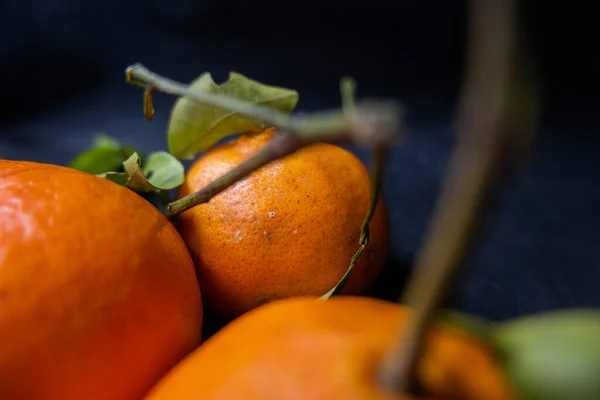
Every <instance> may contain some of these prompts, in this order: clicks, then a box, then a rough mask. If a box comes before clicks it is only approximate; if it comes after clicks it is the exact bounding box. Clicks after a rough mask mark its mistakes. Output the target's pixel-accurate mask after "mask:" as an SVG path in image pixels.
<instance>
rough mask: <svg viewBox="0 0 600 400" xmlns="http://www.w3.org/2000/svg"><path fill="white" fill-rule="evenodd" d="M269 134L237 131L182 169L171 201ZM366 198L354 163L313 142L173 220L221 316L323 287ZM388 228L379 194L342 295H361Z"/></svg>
mask: <svg viewBox="0 0 600 400" xmlns="http://www.w3.org/2000/svg"><path fill="white" fill-rule="evenodd" d="M276 134H277V131H276V130H275V129H266V130H264V131H261V132H252V133H246V134H244V135H242V136H240V137H239V138H237V139H236V140H233V141H231V142H227V143H224V144H221V145H218V146H216V147H214V148H212V149H211V150H209V151H207V152H206V153H204V154H203V155H202V156H201V157H200V158H199V159H198V160H196V162H195V163H194V164H193V165H192V166H191V168H190V169H189V171H188V173H187V175H186V179H185V182H184V184H183V185H182V186H181V187H180V188H179V191H178V195H177V197H178V198H181V197H183V196H185V195H187V194H190V193H192V192H195V191H198V190H200V189H202V188H204V187H205V186H206V185H208V184H209V183H211V182H212V181H214V180H215V179H217V178H219V177H220V176H222V175H223V174H225V173H227V172H228V171H230V170H231V169H233V168H234V167H236V166H237V165H239V164H240V163H241V162H243V161H244V160H246V159H247V158H249V157H251V156H252V155H254V154H255V152H256V151H258V150H260V149H261V148H263V147H264V146H265V145H266V144H267V143H268V142H269V140H270V139H271V138H272V137H273V136H274V135H276ZM370 196H371V180H370V176H369V173H368V171H367V169H366V168H365V166H364V165H363V163H362V162H361V161H360V160H359V159H358V158H357V157H356V156H354V155H353V154H352V153H351V152H349V151H347V150H345V149H343V148H341V147H338V146H335V145H332V144H327V143H318V144H313V145H309V146H306V147H304V148H302V149H300V150H299V151H297V152H295V153H293V154H290V155H288V156H286V157H284V158H282V159H279V160H276V161H273V162H271V163H270V164H268V165H266V166H264V167H262V168H260V169H258V170H256V171H254V172H253V173H252V174H250V175H249V176H248V177H246V178H245V179H242V180H240V181H238V182H237V183H235V184H234V185H232V186H230V187H229V188H228V189H226V190H225V191H223V192H221V193H220V194H218V195H216V196H215V197H213V198H212V199H211V200H210V202H208V203H206V204H201V205H198V206H196V207H193V208H191V209H189V210H188V211H186V212H184V213H182V214H181V215H180V216H179V219H178V221H177V222H176V226H177V228H178V230H179V232H180V233H181V235H182V237H183V238H184V240H185V242H186V244H187V246H188V249H189V250H190V253H191V254H192V257H193V258H194V260H195V263H196V266H197V269H198V271H199V279H200V283H201V286H202V294H203V296H204V299H205V304H206V307H207V308H210V309H211V310H212V311H213V312H214V314H216V315H218V316H221V317H224V318H225V319H227V318H234V317H237V316H239V315H241V314H243V313H244V312H247V311H249V310H251V309H253V308H255V307H257V306H259V305H261V304H264V303H266V302H269V301H272V300H275V299H281V298H286V297H291V296H305V295H310V296H321V295H323V294H325V293H326V292H328V291H329V290H330V289H331V288H333V287H334V286H335V284H336V283H337V282H338V281H339V280H340V279H341V278H342V276H343V275H344V273H345V272H346V271H347V269H348V266H349V264H350V259H351V258H352V256H353V255H354V254H355V253H356V251H357V250H358V248H359V237H360V234H361V225H362V223H363V221H364V219H365V216H366V214H367V210H368V206H369V203H370ZM389 229H390V228H389V220H388V214H387V210H386V207H385V204H384V201H383V199H382V198H381V197H380V198H379V202H378V203H377V206H376V208H375V212H374V215H373V218H372V220H371V223H370V232H371V236H370V241H369V244H368V246H367V248H366V249H365V251H364V252H363V254H362V256H361V257H360V259H359V261H358V262H357V264H356V266H355V268H354V269H353V272H352V273H351V275H350V277H349V279H348V281H347V284H346V286H345V288H344V291H343V293H344V294H362V293H363V292H364V291H365V290H367V289H368V288H369V287H370V286H371V284H372V283H373V282H374V280H375V279H376V277H377V276H378V274H379V272H380V271H381V269H382V266H383V264H384V262H385V260H386V257H387V254H388V251H389V246H390V242H389Z"/></svg>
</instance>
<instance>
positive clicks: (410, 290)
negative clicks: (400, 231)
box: [379, 0, 530, 394]
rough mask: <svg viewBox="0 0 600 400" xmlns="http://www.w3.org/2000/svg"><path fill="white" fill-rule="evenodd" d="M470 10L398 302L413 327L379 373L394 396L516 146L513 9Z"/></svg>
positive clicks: (410, 374) (487, 1)
mask: <svg viewBox="0 0 600 400" xmlns="http://www.w3.org/2000/svg"><path fill="white" fill-rule="evenodd" d="M470 10H471V26H470V36H469V37H470V48H469V56H470V58H469V60H468V68H467V75H466V83H465V86H464V93H463V97H462V101H461V106H460V109H459V116H458V127H459V132H458V136H457V139H458V143H457V145H456V148H455V150H454V152H453V154H452V157H451V160H450V164H449V170H448V173H447V176H446V178H445V181H444V185H443V188H442V192H441V195H440V198H439V199H438V202H437V205H436V209H435V212H434V216H433V218H432V222H431V225H430V227H429V231H428V235H427V237H426V241H425V243H424V245H423V246H422V248H421V249H420V251H419V254H418V255H417V259H416V264H415V268H414V271H413V275H412V277H411V279H410V281H409V283H408V286H407V290H406V291H405V292H404V294H403V296H402V298H401V299H400V300H401V302H402V303H403V304H405V305H406V306H408V307H409V308H410V309H411V310H412V314H411V315H412V316H411V321H410V324H409V326H408V328H407V329H401V332H400V333H399V338H398V340H397V341H396V345H395V346H394V347H393V348H391V349H390V351H389V352H388V353H387V354H386V356H385V357H384V358H383V360H382V361H381V364H380V369H379V378H380V382H381V384H382V386H383V387H384V388H386V389H387V390H390V391H392V392H394V393H399V394H401V393H405V392H407V391H408V390H410V389H411V383H413V382H414V381H415V379H414V378H415V376H416V373H415V370H416V367H417V364H418V359H419V356H420V353H421V350H422V347H423V344H424V340H425V336H426V333H427V330H428V329H429V327H430V325H431V323H432V321H433V318H434V315H435V312H436V311H437V309H438V308H439V306H440V305H441V303H442V302H443V301H444V300H445V298H446V296H447V295H448V293H449V289H450V287H451V284H452V283H453V282H455V280H456V278H457V276H458V274H459V272H460V271H461V266H462V265H464V257H465V253H466V250H467V248H468V247H469V245H470V243H471V241H472V239H473V238H474V236H475V232H476V231H477V229H479V228H480V224H479V222H480V220H481V217H482V216H483V210H484V209H485V207H484V206H485V200H487V199H488V197H489V194H490V192H491V189H492V188H493V184H494V183H495V181H496V178H497V173H498V166H499V165H500V161H502V153H503V149H505V148H506V147H507V145H508V146H510V143H509V142H510V141H512V140H514V139H517V138H518V137H517V136H516V135H514V132H511V131H510V130H509V129H508V127H509V124H508V122H507V118H508V114H507V112H508V110H509V106H510V102H511V101H514V100H515V99H514V98H512V97H511V96H513V95H514V94H516V92H514V91H513V89H514V85H515V81H514V78H515V75H514V74H515V71H516V69H515V67H516V65H517V64H516V62H517V59H516V58H515V29H514V28H515V26H514V25H515V22H514V14H515V2H514V0H472V1H471V2H470ZM524 116H525V115H519V120H511V122H512V123H513V125H511V126H510V127H511V128H515V129H516V128H517V127H519V129H523V128H524V127H525V125H523V124H527V123H529V122H530V120H529V119H523V118H521V117H524ZM511 117H513V118H514V117H515V116H514V115H512V116H511ZM515 121H517V122H518V123H520V124H522V125H521V126H518V124H517V125H515V124H514V123H515Z"/></svg>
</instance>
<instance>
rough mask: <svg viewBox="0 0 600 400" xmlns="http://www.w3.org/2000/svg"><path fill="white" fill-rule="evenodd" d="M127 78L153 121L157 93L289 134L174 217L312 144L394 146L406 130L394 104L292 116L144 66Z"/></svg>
mask: <svg viewBox="0 0 600 400" xmlns="http://www.w3.org/2000/svg"><path fill="white" fill-rule="evenodd" d="M125 75H126V80H127V82H128V83H130V84H133V85H136V86H140V87H143V88H144V90H145V96H144V111H145V114H146V116H147V117H151V116H152V115H153V110H154V109H153V107H152V105H151V94H152V93H153V92H157V91H159V92H164V93H168V94H172V95H175V96H180V97H188V98H189V99H191V100H193V101H196V102H199V103H202V104H208V105H211V106H215V107H220V108H223V109H226V110H229V111H231V112H237V113H239V114H240V115H242V116H245V117H247V118H251V119H254V120H257V121H261V122H264V123H266V124H268V125H270V126H272V127H276V128H279V129H280V130H282V131H285V134H282V135H277V136H275V137H273V138H272V139H271V141H272V143H269V145H268V146H267V147H266V148H265V149H263V150H262V151H259V152H257V154H255V155H253V156H252V157H251V158H249V159H248V160H246V161H245V162H244V163H242V164H241V165H239V166H237V167H236V168H234V169H233V170H231V171H229V172H228V173H226V174H224V175H223V176H222V177H220V178H218V179H217V180H215V181H214V182H211V183H210V184H209V185H208V186H207V187H205V188H204V189H202V190H200V191H198V192H196V193H191V194H189V195H188V196H186V197H184V198H182V199H179V200H177V201H175V202H173V203H171V204H169V205H168V207H167V216H168V217H169V218H174V217H176V216H177V215H179V214H181V213H182V212H184V211H186V210H189V209H190V208H192V207H194V206H196V205H199V204H202V203H206V202H208V201H209V200H210V199H211V198H212V197H214V196H215V195H217V194H218V193H221V192H222V191H223V190H225V189H227V188H228V187H230V186H231V185H233V184H234V183H236V182H237V181H239V180H240V179H243V178H244V177H246V176H248V175H249V174H250V173H252V172H253V171H255V170H257V169H258V168H261V167H262V166H264V165H266V164H268V163H270V162H272V161H273V160H275V159H279V158H282V157H285V156H286V155H288V154H291V153H293V152H295V151H297V150H298V149H300V148H302V147H304V146H306V145H309V144H311V143H315V142H318V141H351V142H354V143H355V144H357V145H359V146H368V147H371V146H389V144H390V143H391V142H392V141H393V140H394V139H395V138H396V137H397V136H398V135H399V133H400V131H401V126H402V119H403V108H402V106H401V105H400V104H399V103H398V102H396V101H394V100H365V101H362V102H359V103H357V104H356V106H354V105H353V106H352V107H348V104H345V106H346V107H345V108H344V109H337V110H330V111H321V112H316V113H310V114H304V115H292V116H291V117H290V116H288V115H286V114H283V113H280V112H279V111H277V110H274V109H271V108H267V107H263V106H258V105H256V104H253V103H249V102H246V101H243V100H240V99H236V98H232V97H228V96H223V95H219V94H215V93H210V92H205V91H201V90H196V89H193V88H191V87H189V86H188V85H184V84H182V83H179V82H176V81H173V80H171V79H167V78H165V77H162V76H160V75H158V74H156V73H154V72H152V71H150V70H148V69H147V68H146V67H144V66H143V65H141V64H134V65H132V66H129V67H128V68H127V69H126V71H125ZM353 85H354V82H353V81H350V80H348V79H347V78H346V79H345V80H343V81H342V94H343V95H345V98H344V101H345V102H346V103H348V100H349V99H348V98H347V97H348V96H351V95H353V90H354V86H353Z"/></svg>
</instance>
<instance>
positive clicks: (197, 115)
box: [168, 72, 298, 159]
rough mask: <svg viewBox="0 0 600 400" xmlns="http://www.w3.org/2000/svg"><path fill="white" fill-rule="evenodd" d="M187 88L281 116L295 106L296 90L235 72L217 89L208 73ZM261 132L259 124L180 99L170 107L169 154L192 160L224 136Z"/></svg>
mask: <svg viewBox="0 0 600 400" xmlns="http://www.w3.org/2000/svg"><path fill="white" fill-rule="evenodd" d="M190 87H191V88H192V89H195V90H202V91H207V92H211V93H214V94H218V95H223V96H227V97H232V98H236V99H239V100H244V101H247V102H251V103H254V104H257V105H261V106H267V107H271V108H273V109H276V110H278V111H280V112H283V113H289V112H291V111H292V110H293V109H294V108H295V107H296V104H297V103H298V92H296V91H295V90H290V89H285V88H281V87H276V86H270V85H265V84H263V83H260V82H257V81H254V80H252V79H249V78H247V77H245V76H244V75H241V74H238V73H236V72H231V73H230V74H229V79H228V80H227V81H226V82H224V83H222V84H220V85H218V84H216V83H215V82H214V81H213V78H212V76H211V74H210V73H208V72H207V73H204V74H202V75H200V76H199V77H198V78H196V79H195V80H194V81H193V82H192V83H191V85H190ZM263 128H265V126H264V125H263V124H262V123H261V122H259V121H255V120H251V119H248V118H246V117H242V116H241V115H239V114H238V113H236V112H231V111H229V110H225V109H222V108H218V107H214V106H208V105H204V104H200V103H199V102H196V101H194V100H190V99H188V98H186V97H181V98H179V99H178V100H177V102H176V103H175V105H174V106H173V109H172V111H171V117H170V120H169V126H168V142H169V152H170V153H171V154H173V155H174V156H175V157H177V158H182V159H189V158H193V157H195V156H196V155H197V154H198V153H199V152H202V151H205V150H208V149H209V148H210V147H211V146H213V145H214V144H215V143H217V142H218V141H220V140H221V139H223V138H225V137H227V136H230V135H233V134H237V133H242V132H247V131H253V130H259V129H263Z"/></svg>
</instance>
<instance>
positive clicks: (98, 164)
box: [69, 135, 135, 175]
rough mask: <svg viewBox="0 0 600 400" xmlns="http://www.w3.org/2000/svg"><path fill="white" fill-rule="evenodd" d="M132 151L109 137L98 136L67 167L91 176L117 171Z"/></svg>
mask: <svg viewBox="0 0 600 400" xmlns="http://www.w3.org/2000/svg"><path fill="white" fill-rule="evenodd" d="M134 151H135V150H134V149H133V148H132V147H130V146H124V145H123V144H121V143H119V142H118V141H117V140H115V139H113V138H111V137H109V136H106V135H98V136H96V137H95V138H94V140H93V142H92V146H91V147H90V148H89V149H87V150H85V151H84V152H82V153H81V154H79V155H77V156H76V157H75V158H74V159H73V160H72V161H71V162H70V163H69V167H71V168H74V169H77V170H79V171H83V172H87V173H89V174H93V175H98V174H102V173H104V172H108V171H118V170H120V169H122V165H123V162H124V161H125V160H126V159H127V158H128V157H130V156H131V154H133V152H134Z"/></svg>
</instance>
